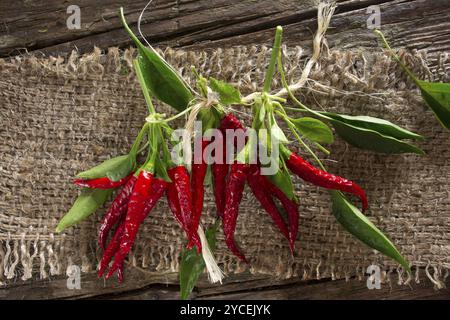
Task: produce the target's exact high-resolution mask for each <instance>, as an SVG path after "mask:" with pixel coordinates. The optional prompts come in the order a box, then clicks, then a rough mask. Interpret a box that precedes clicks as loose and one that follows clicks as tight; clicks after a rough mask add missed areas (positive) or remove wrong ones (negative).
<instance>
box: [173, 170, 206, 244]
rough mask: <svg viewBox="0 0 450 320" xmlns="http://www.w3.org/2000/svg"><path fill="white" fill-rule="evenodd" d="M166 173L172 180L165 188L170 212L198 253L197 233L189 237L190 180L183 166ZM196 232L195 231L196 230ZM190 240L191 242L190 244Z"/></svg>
mask: <svg viewBox="0 0 450 320" xmlns="http://www.w3.org/2000/svg"><path fill="white" fill-rule="evenodd" d="M167 173H168V175H169V177H170V179H171V180H172V183H170V184H169V185H168V187H167V202H168V204H169V207H170V210H171V211H172V213H173V214H174V216H175V218H176V219H177V221H178V223H179V224H180V226H181V227H182V229H183V230H184V231H185V232H186V235H187V237H188V240H189V245H188V248H189V246H190V245H192V244H195V245H196V246H197V250H198V252H199V253H200V252H201V250H202V245H201V242H200V238H199V236H198V234H197V232H195V233H193V234H192V238H190V236H191V233H190V231H191V223H192V195H191V189H190V178H189V173H188V172H187V170H186V168H185V167H184V166H177V167H174V168H171V169H169V170H167ZM196 231H197V230H196ZM191 240H192V242H191Z"/></svg>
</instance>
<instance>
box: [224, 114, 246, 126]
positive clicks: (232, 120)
mask: <svg viewBox="0 0 450 320" xmlns="http://www.w3.org/2000/svg"><path fill="white" fill-rule="evenodd" d="M220 128H221V129H222V130H223V129H234V130H237V129H242V130H244V126H243V125H242V123H241V121H239V119H238V118H236V116H235V115H234V114H232V113H228V114H226V115H225V116H224V117H223V118H222V119H221V120H220Z"/></svg>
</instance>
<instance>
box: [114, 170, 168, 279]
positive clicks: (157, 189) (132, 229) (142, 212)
mask: <svg viewBox="0 0 450 320" xmlns="http://www.w3.org/2000/svg"><path fill="white" fill-rule="evenodd" d="M166 188H167V182H166V181H164V180H162V179H158V178H154V177H153V174H152V173H150V172H148V171H145V170H142V171H141V172H140V173H139V177H138V179H137V181H136V185H135V187H134V189H133V193H132V194H131V197H130V201H129V203H128V211H127V215H126V218H125V228H124V231H123V235H122V238H121V241H120V247H119V249H118V250H117V252H116V253H115V255H114V263H113V265H112V267H111V269H110V270H109V272H108V274H107V275H106V278H109V277H110V276H111V275H112V274H113V273H114V271H116V270H117V269H119V268H120V266H121V265H122V264H123V260H124V259H125V257H126V256H127V255H128V253H129V252H130V250H131V247H132V246H133V244H134V241H135V239H136V235H137V233H138V231H139V226H140V224H141V223H142V222H143V221H144V219H145V218H146V217H147V215H148V214H149V213H150V211H151V210H152V209H153V207H154V206H155V205H156V203H157V202H158V200H159V199H160V198H161V196H162V195H163V194H164V191H165V190H166Z"/></svg>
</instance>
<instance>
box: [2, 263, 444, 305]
mask: <svg viewBox="0 0 450 320" xmlns="http://www.w3.org/2000/svg"><path fill="white" fill-rule="evenodd" d="M421 274H422V275H423V274H424V272H421ZM177 277H178V276H177V274H174V273H171V274H167V275H161V274H159V275H155V274H149V273H147V272H144V271H142V270H139V269H129V270H128V272H127V278H126V281H125V282H124V283H123V284H118V283H117V281H116V279H110V280H108V281H106V282H105V281H103V280H99V279H98V278H97V277H96V275H95V274H94V273H90V274H85V275H83V276H82V280H81V289H80V290H69V289H67V285H66V278H64V277H58V278H55V279H52V280H39V281H33V282H26V283H17V284H13V285H11V286H9V287H7V288H3V289H0V299H119V300H120V299H132V300H159V299H179V293H178V292H179V287H178V278H177ZM395 280H396V279H395V277H393V278H392V281H393V282H394V283H391V284H390V285H389V284H382V287H381V289H380V290H376V289H374V290H369V289H368V288H367V285H366V279H362V280H357V279H350V280H349V281H345V280H335V281H331V280H330V279H322V280H315V281H302V280H301V279H298V278H294V279H289V280H279V279H273V278H270V277H268V276H263V275H259V276H258V275H251V274H248V273H244V274H237V275H230V276H229V277H227V278H226V279H225V282H224V283H223V284H222V285H212V284H210V283H209V282H208V281H207V279H206V277H202V278H201V280H200V282H199V284H198V286H197V287H196V289H195V290H194V293H193V294H192V296H191V298H192V299H199V300H202V299H263V300H266V299H330V300H335V299H338V300H341V299H349V300H350V299H449V298H450V289H447V288H446V289H441V290H435V289H434V288H433V285H432V284H431V282H430V281H428V279H422V281H421V282H420V283H419V284H417V283H414V282H412V283H411V285H410V286H408V285H398V284H396V283H395ZM446 284H447V287H449V285H450V279H448V280H447V283H446Z"/></svg>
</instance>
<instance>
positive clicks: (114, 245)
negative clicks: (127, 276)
mask: <svg viewBox="0 0 450 320" xmlns="http://www.w3.org/2000/svg"><path fill="white" fill-rule="evenodd" d="M124 230H125V220H123V221H122V222H121V223H120V224H119V226H118V227H117V228H116V231H115V233H114V236H113V238H112V239H111V241H110V242H109V244H108V247H107V248H106V249H105V251H104V252H103V256H102V260H101V261H100V266H99V269H98V273H97V274H98V277H99V278H100V277H101V276H102V275H103V273H104V272H105V270H106V268H107V267H108V264H109V262H110V261H111V259H112V257H114V255H115V254H116V252H117V250H118V249H119V247H120V241H121V239H122V235H123V231H124ZM122 268H123V264H122ZM118 275H119V281H120V282H122V280H121V278H122V279H123V272H119V274H118Z"/></svg>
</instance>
